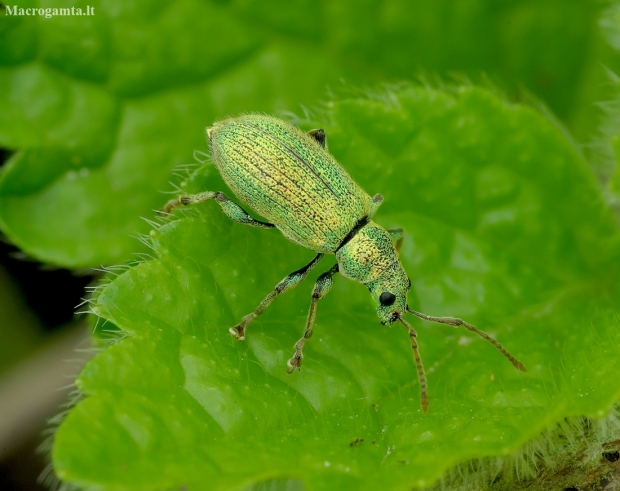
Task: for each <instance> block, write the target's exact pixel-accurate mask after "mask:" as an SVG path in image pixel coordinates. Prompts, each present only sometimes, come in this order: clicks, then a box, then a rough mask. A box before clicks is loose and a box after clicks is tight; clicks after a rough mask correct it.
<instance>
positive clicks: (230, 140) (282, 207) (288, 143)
mask: <svg viewBox="0 0 620 491" xmlns="http://www.w3.org/2000/svg"><path fill="white" fill-rule="evenodd" d="M207 135H208V137H209V142H210V144H211V150H212V153H213V160H214V162H215V165H216V166H217V168H218V170H219V171H220V174H221V175H222V177H223V179H224V181H225V182H226V184H228V186H229V187H230V189H231V190H232V191H233V193H235V195H236V196H237V197H238V198H239V199H240V200H241V201H243V202H244V203H246V204H247V205H249V206H250V207H251V208H252V209H253V210H254V211H256V212H257V213H259V214H260V215H262V216H263V217H265V218H266V219H267V220H269V222H261V221H258V220H256V219H254V218H252V217H251V216H250V215H249V214H248V213H247V212H246V211H245V210H244V209H243V208H241V206H239V205H238V204H236V203H234V202H233V201H231V200H230V199H229V198H228V197H227V196H226V195H225V194H224V193H222V192H220V191H204V192H202V193H199V194H195V195H189V196H180V197H179V198H178V199H175V200H171V201H169V202H168V204H167V205H166V206H165V208H164V212H166V213H169V212H170V211H171V210H172V209H173V208H175V207H176V206H178V205H180V204H183V205H189V204H193V203H201V202H203V201H207V200H211V199H214V200H215V201H216V202H217V203H218V204H219V205H220V206H221V207H222V211H223V212H224V213H225V214H226V215H227V216H228V217H229V218H231V219H232V220H234V221H236V222H239V223H245V224H247V225H251V226H254V227H261V228H274V227H276V228H278V229H279V230H280V231H281V232H282V233H283V234H284V236H285V237H287V238H288V239H290V240H291V241H293V242H296V243H297V244H299V245H301V246H303V247H306V248H308V249H311V250H313V251H316V252H317V253H318V254H317V255H316V256H315V257H314V259H312V261H310V262H309V263H308V264H307V265H306V266H304V267H303V268H301V269H298V270H297V271H294V272H293V273H291V274H289V275H288V276H286V277H285V278H284V279H283V280H282V281H280V283H278V284H277V285H276V287H275V289H274V290H273V291H272V292H271V293H269V295H267V296H266V297H265V298H264V299H263V301H262V302H261V303H260V305H259V306H258V307H257V308H256V310H254V311H253V312H251V313H249V314H248V315H246V316H245V317H244V318H243V319H242V320H241V322H240V323H239V324H238V325H237V326H235V327H233V328H231V329H230V332H231V333H232V334H234V335H235V336H236V337H237V339H244V338H245V330H246V327H247V325H248V324H249V323H250V322H251V321H252V320H253V319H255V318H256V317H257V316H259V315H260V314H261V313H262V312H263V311H264V310H265V309H266V308H267V307H268V306H269V305H270V304H271V302H272V301H273V299H274V298H275V297H276V296H277V295H279V294H281V293H284V292H285V291H287V290H290V289H291V288H293V287H295V286H297V285H298V284H300V283H301V282H302V281H303V280H304V279H305V278H306V277H307V276H308V273H309V272H310V271H311V270H312V269H313V268H314V267H315V266H316V264H317V263H318V262H319V261H320V260H321V258H322V257H323V255H324V254H326V253H327V254H335V256H336V259H337V261H338V263H337V264H335V265H334V266H332V267H331V268H330V269H329V270H328V271H327V272H325V273H323V274H322V275H320V276H319V278H318V279H317V281H316V283H315V285H314V289H313V291H312V302H311V304H310V310H309V312H308V319H307V321H306V328H305V330H304V334H303V337H302V338H301V339H300V340H299V341H297V343H296V344H295V354H294V355H293V357H292V358H291V359H290V360H289V361H288V366H289V369H288V372H289V373H293V372H294V371H295V369H297V368H299V367H300V366H301V360H302V356H303V353H302V351H303V347H304V344H305V342H306V341H307V340H308V339H309V338H310V337H311V336H312V332H313V331H312V330H313V327H314V321H315V318H316V308H317V303H318V301H319V300H320V299H321V298H323V297H324V296H325V295H326V294H327V293H328V292H329V290H330V289H331V286H332V282H333V279H332V278H333V276H334V275H335V274H336V273H341V274H342V275H343V276H345V277H347V278H349V279H352V280H355V281H358V282H360V283H362V284H364V285H365V286H366V287H367V288H368V291H369V292H370V294H371V296H372V298H373V299H374V301H375V303H376V304H377V314H378V316H379V319H380V320H381V323H382V324H389V325H391V324H393V323H394V322H396V321H400V322H401V323H402V324H404V325H405V326H406V327H407V329H408V330H409V337H410V340H411V347H412V349H413V354H414V358H415V361H416V365H417V368H418V376H419V379H420V392H421V405H422V409H423V410H424V411H426V409H427V407H428V397H427V393H426V375H425V373H424V367H423V366H422V360H421V358H420V353H419V351H418V344H417V333H416V331H415V330H414V329H413V327H412V326H411V325H410V324H409V323H408V322H407V321H406V320H405V319H404V315H405V313H406V312H409V313H411V314H413V315H415V316H417V317H419V318H421V319H424V320H428V321H432V322H438V323H441V324H447V325H450V326H454V327H458V326H463V327H465V328H466V329H469V330H470V331H472V332H474V333H476V334H478V335H479V336H481V337H483V338H484V339H486V340H487V341H489V342H490V343H492V344H493V345H494V346H495V347H496V348H497V349H499V350H500V351H501V352H502V353H503V354H504V355H505V356H506V357H507V358H508V359H509V360H510V361H511V362H512V363H513V364H514V365H515V366H516V367H517V368H519V369H520V370H525V367H524V366H523V364H522V363H521V362H520V361H518V360H517V359H516V358H514V357H513V356H512V355H511V354H510V353H508V352H507V351H506V350H505V349H504V348H503V347H502V346H501V345H500V344H499V343H498V342H497V341H495V340H494V339H493V338H491V337H490V336H488V335H487V334H485V333H484V332H482V331H479V330H478V329H476V328H475V327H474V326H472V325H471V324H468V323H467V322H464V321H463V320H461V319H457V318H453V317H433V316H429V315H426V314H422V313H420V312H416V311H415V310H411V309H410V308H409V306H408V305H407V292H408V291H409V289H410V288H411V281H410V280H409V278H408V277H407V273H406V272H405V270H404V269H403V267H402V265H401V263H400V260H399V258H398V250H399V248H400V244H401V242H402V238H403V233H402V230H401V229H395V230H385V229H384V228H383V227H381V226H380V225H378V224H376V223H375V222H374V221H372V217H373V216H374V214H375V212H376V211H377V209H378V208H379V206H380V205H381V203H382V202H383V197H382V196H381V195H379V194H377V195H375V196H374V197H372V198H371V197H370V196H369V195H368V194H367V193H366V192H365V191H364V190H363V189H362V188H360V187H359V186H358V185H357V183H356V182H355V181H353V179H351V177H350V176H349V174H347V172H346V171H345V170H344V169H343V168H342V167H341V166H340V165H339V164H338V163H337V162H336V160H335V159H334V158H333V157H332V156H331V155H330V154H329V153H328V152H327V150H326V148H325V133H324V132H323V130H313V131H311V132H309V133H307V134H306V133H303V132H302V131H301V130H299V129H298V128H296V127H295V126H293V125H291V124H289V123H287V122H285V121H282V120H280V119H277V118H274V117H270V116H260V115H245V116H239V117H237V118H229V119H225V120H223V121H220V122H217V123H215V124H214V125H213V127H212V128H209V129H207ZM394 240H395V241H396V246H395V245H394Z"/></svg>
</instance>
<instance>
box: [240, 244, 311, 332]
mask: <svg viewBox="0 0 620 491" xmlns="http://www.w3.org/2000/svg"><path fill="white" fill-rule="evenodd" d="M322 257H323V253H319V254H317V255H316V256H315V257H314V259H313V260H312V261H310V262H309V263H308V264H306V265H305V266H304V267H303V268H301V269H298V270H297V271H293V272H292V273H291V274H289V275H288V276H287V277H286V278H284V279H283V280H282V281H281V282H280V283H278V284H277V285H276V287H275V289H274V290H273V291H272V292H271V293H270V294H269V295H267V296H266V297H265V298H264V299H263V301H262V302H261V303H260V304H259V306H258V307H256V310H255V311H254V312H252V313H250V314H248V315H246V316H245V317H244V318H243V319H241V322H240V323H239V324H237V325H236V326H235V327H231V328H230V329H229V331H230V333H231V334H232V335H233V336H235V337H236V338H237V339H239V340H242V339H245V328H246V327H247V325H248V324H249V323H250V322H252V321H253V320H254V319H255V318H256V317H258V316H259V315H261V314H262V313H263V311H264V310H265V309H266V308H267V307H269V305H270V304H271V302H273V299H274V298H276V297H277V296H278V295H279V294H280V293H284V292H285V291H287V290H290V289H291V288H294V287H296V286H297V285H299V284H300V283H301V282H302V281H304V280H305V279H306V276H308V273H310V271H312V269H313V268H314V267H315V266H316V265H317V263H318V262H319V261H320V260H321V258H322Z"/></svg>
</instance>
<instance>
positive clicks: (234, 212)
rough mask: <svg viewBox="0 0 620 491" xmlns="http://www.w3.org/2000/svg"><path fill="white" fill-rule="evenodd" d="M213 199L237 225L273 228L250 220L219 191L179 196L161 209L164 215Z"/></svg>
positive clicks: (242, 210) (246, 213)
mask: <svg viewBox="0 0 620 491" xmlns="http://www.w3.org/2000/svg"><path fill="white" fill-rule="evenodd" d="M210 199H214V200H215V201H217V203H218V204H219V205H220V206H221V207H222V211H223V212H224V214H225V215H226V216H227V217H228V218H230V219H231V220H233V221H235V222H239V223H245V224H246V225H250V226H252V227H259V228H273V227H275V225H274V224H273V223H267V222H260V221H258V220H255V219H254V218H252V217H251V216H250V215H249V214H248V212H247V211H245V210H244V209H243V208H241V207H240V206H239V205H238V204H237V203H235V202H234V201H231V200H230V199H229V198H228V196H226V195H225V194H224V193H222V192H220V191H205V192H203V193H198V194H189V195H187V196H179V197H178V198H177V199H171V200H170V201H168V203H166V206H164V208H163V209H162V212H163V213H164V214H168V213H170V212H171V211H172V210H173V209H174V208H176V207H177V206H179V205H186V206H187V205H194V204H196V203H202V202H204V201H208V200H210Z"/></svg>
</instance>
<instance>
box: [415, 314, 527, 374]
mask: <svg viewBox="0 0 620 491" xmlns="http://www.w3.org/2000/svg"><path fill="white" fill-rule="evenodd" d="M407 311H408V312H409V313H411V314H413V315H415V316H416V317H419V318H420V319H424V320H425V321H430V322H437V323H438V324H446V325H448V326H452V327H459V326H463V327H464V328H465V329H467V330H468V331H471V332H474V333H476V334H477V335H478V336H480V337H481V338H483V339H486V340H487V341H488V342H489V343H491V344H492V345H493V346H495V347H496V348H497V349H498V350H499V351H501V353H502V354H503V355H504V356H505V357H506V358H508V359H509V360H510V363H512V364H513V365H514V366H515V367H516V368H518V369H519V370H521V371H522V372H525V371H527V369H526V368H525V365H524V364H523V363H521V362H520V361H519V360H517V359H516V358H515V357H514V356H512V355H511V354H510V353H509V352H508V350H507V349H506V348H504V347H503V346H502V345H501V344H499V343H498V342H497V341H495V339H493V338H492V337H491V336H489V335H488V334H487V333H486V332H483V331H481V330H480V329H477V328H476V327H474V326H472V325H471V324H470V323H468V322H465V321H464V320H463V319H459V318H457V317H434V316H432V315H426V314H423V313H421V312H416V311H415V310H411V309H410V308H409V307H407Z"/></svg>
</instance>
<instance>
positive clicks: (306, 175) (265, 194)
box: [208, 115, 372, 253]
mask: <svg viewBox="0 0 620 491" xmlns="http://www.w3.org/2000/svg"><path fill="white" fill-rule="evenodd" d="M208 134H209V139H210V142H211V150H212V152H213V160H214V162H215V165H217V168H218V169H219V171H220V174H221V175H222V177H223V178H224V181H225V182H226V184H228V186H229V187H230V189H231V190H232V191H233V193H235V195H236V196H237V197H238V198H239V199H240V200H241V201H243V202H244V203H246V204H248V205H249V206H250V208H252V209H253V210H254V211H256V212H257V213H258V214H259V215H262V216H263V217H265V218H266V219H267V220H269V222H271V223H273V224H274V225H275V226H276V227H277V228H278V229H279V230H280V231H281V232H282V233H283V234H284V236H285V237H286V238H288V239H290V240H292V241H293V242H296V243H297V244H299V245H301V246H303V247H306V248H308V249H311V250H313V251H316V252H324V253H333V252H334V251H335V250H336V249H337V248H338V246H339V245H340V243H341V242H342V240H343V239H344V238H345V237H346V235H347V234H348V233H349V232H350V231H351V229H352V228H353V227H355V224H356V223H357V222H358V221H359V220H360V219H361V218H363V217H366V216H368V215H369V213H370V210H371V206H372V198H371V197H370V196H368V194H366V192H365V191H364V190H363V189H362V188H360V187H359V186H358V185H357V183H355V181H353V179H351V177H350V176H349V174H347V173H346V171H345V170H344V169H343V168H342V167H340V166H339V165H338V163H337V162H336V161H335V160H334V158H333V157H332V156H331V155H330V154H329V153H328V152H327V151H326V150H325V149H323V147H321V146H320V144H319V143H318V142H317V141H316V140H315V139H313V138H312V137H310V136H308V135H307V134H306V133H303V132H302V131H301V130H299V129H298V128H296V127H295V126H292V125H290V124H288V123H286V122H284V121H282V120H280V119H276V118H273V117H266V116H256V115H248V116H243V117H240V118H231V119H225V120H224V121H220V122H218V123H215V124H214V125H213V127H212V128H210V129H209V131H208Z"/></svg>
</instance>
